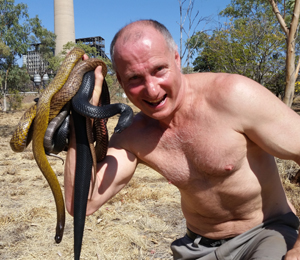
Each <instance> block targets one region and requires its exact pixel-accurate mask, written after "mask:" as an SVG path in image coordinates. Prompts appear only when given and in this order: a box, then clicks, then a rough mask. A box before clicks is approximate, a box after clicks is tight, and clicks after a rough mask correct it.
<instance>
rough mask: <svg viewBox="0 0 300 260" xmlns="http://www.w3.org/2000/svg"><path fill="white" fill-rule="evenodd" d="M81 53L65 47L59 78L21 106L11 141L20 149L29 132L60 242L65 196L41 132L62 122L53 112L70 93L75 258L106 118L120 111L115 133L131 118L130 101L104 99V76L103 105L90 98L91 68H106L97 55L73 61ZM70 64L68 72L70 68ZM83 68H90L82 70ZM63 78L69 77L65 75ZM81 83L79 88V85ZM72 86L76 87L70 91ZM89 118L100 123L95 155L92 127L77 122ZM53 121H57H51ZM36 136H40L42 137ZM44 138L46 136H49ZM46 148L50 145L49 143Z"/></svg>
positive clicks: (103, 142)
mask: <svg viewBox="0 0 300 260" xmlns="http://www.w3.org/2000/svg"><path fill="white" fill-rule="evenodd" d="M82 55H83V54H82V50H80V49H79V50H78V48H74V49H73V51H71V52H70V54H69V55H68V56H67V58H66V59H65V61H64V63H63V64H62V66H61V69H60V70H62V72H61V71H60V70H59V71H58V73H57V76H56V77H58V79H56V77H55V78H54V80H53V81H52V82H51V83H52V84H50V85H49V87H48V88H47V89H46V90H47V91H46V90H45V92H44V93H43V94H42V96H41V97H40V98H39V100H38V103H37V104H36V105H34V106H32V107H31V108H30V109H29V110H28V111H26V112H25V114H24V115H23V117H22V118H21V120H20V122H19V124H18V126H17V129H16V131H15V132H14V134H13V137H12V139H11V141H10V145H11V148H12V150H14V151H16V152H20V151H23V150H24V149H25V148H24V147H26V146H27V145H28V144H29V143H30V140H31V136H32V135H33V138H32V139H33V152H34V156H35V159H36V161H37V164H38V166H39V168H40V170H41V171H42V173H43V174H44V176H45V178H46V179H47V181H48V183H49V186H50V188H51V190H52V193H53V195H54V198H55V203H56V209H57V225H56V235H55V241H56V242H57V243H60V242H61V239H62V236H63V230H64V224H65V212H64V202H63V198H62V193H61V189H60V186H59V183H58V180H57V178H56V175H55V173H54V172H53V170H52V168H51V166H50V164H49V162H48V161H47V158H46V154H45V150H44V147H43V145H42V144H44V143H45V140H46V139H47V135H48V134H47V135H46V136H45V133H46V132H47V130H46V129H47V128H50V130H49V132H50V134H52V135H53V132H54V129H56V128H57V126H56V125H58V124H61V121H62V120H61V119H56V116H57V114H58V113H59V112H60V111H61V108H62V107H63V106H65V104H67V103H68V102H69V101H70V100H71V99H72V98H73V99H72V105H73V110H72V114H73V117H74V118H76V120H75V133H76V143H77V147H78V148H77V159H76V174H75V187H74V190H75V192H74V193H75V194H74V196H75V198H74V257H75V259H79V257H80V251H81V244H82V236H83V229H84V222H85V212H86V205H87V196H88V192H89V183H90V181H91V167H92V166H91V165H92V164H94V167H95V160H97V161H99V160H102V159H103V158H104V157H105V156H106V151H107V144H108V134H107V129H106V122H107V118H108V117H111V116H113V115H115V114H117V113H120V114H121V115H120V118H119V121H118V124H117V126H116V128H115V133H119V132H121V131H123V130H124V129H125V128H127V127H128V126H129V125H130V124H131V122H132V118H133V112H132V109H131V108H130V107H129V106H127V105H125V104H121V103H118V104H110V105H108V104H109V93H108V89H107V84H106V81H105V80H104V83H103V86H102V88H103V91H102V94H101V102H100V103H102V104H101V105H102V106H101V107H95V106H92V105H91V104H90V103H89V100H90V98H91V95H92V92H93V86H94V74H93V73H94V72H93V70H94V69H95V68H96V67H97V66H99V65H101V66H102V73H103V76H104V77H105V75H106V73H107V68H106V66H105V64H104V63H103V62H102V61H100V60H98V59H88V60H86V61H83V62H78V60H79V59H80V58H81V57H82ZM75 64H76V65H75ZM74 66H75V67H74ZM72 67H73V69H72ZM70 68H71V72H69V71H70ZM88 71H91V72H90V73H87V72H88ZM68 74H69V75H68ZM84 74H86V75H85V76H84V79H83V81H82V77H83V75H84ZM66 78H68V79H67V80H66ZM55 79H56V80H55ZM81 81H82V84H81ZM53 82H54V83H53ZM63 82H65V84H63ZM80 85H81V87H80V91H78V88H79V86H80ZM62 86H63V87H62ZM48 89H50V90H48ZM77 91H78V93H77V94H76V95H75V93H76V92H77ZM74 95H75V96H74ZM103 105H104V106H103ZM40 111H43V112H40ZM44 111H45V112H44ZM80 117H81V119H80ZM89 118H95V120H94V125H96V127H97V128H98V129H99V130H98V131H96V132H95V135H96V136H97V140H98V141H97V145H96V148H97V149H96V154H97V156H96V157H97V158H96V159H95V158H94V157H95V155H94V154H95V151H94V147H93V145H92V144H91V143H93V141H91V138H90V136H91V133H90V132H91V129H90V127H88V126H89V124H88V123H87V124H86V125H87V130H86V129H85V127H82V125H84V124H81V123H78V122H83V121H85V122H88V121H89ZM99 119H101V120H99ZM80 120H81V121H80ZM49 121H51V122H53V126H51V127H49V126H48V127H47V125H48V122H49ZM54 121H57V122H56V123H54ZM41 124H43V127H40V125H41ZM50 124H51V123H50ZM78 133H79V134H78ZM40 136H44V137H43V138H41V137H40ZM86 136H89V138H86ZM48 139H49V140H51V138H48ZM49 140H48V141H49ZM50 143H51V142H50ZM81 143H82V144H83V145H84V149H81V148H80V145H81ZM51 145H53V144H51ZM87 147H89V148H87ZM51 149H53V147H52V148H51ZM61 149H62V148H60V150H61ZM60 150H57V151H56V152H55V153H58V152H59V151H60ZM45 158H46V159H45ZM78 180H79V181H78ZM78 183H79V184H78ZM82 184H84V185H82ZM77 198H78V199H77ZM75 204H76V205H75Z"/></svg>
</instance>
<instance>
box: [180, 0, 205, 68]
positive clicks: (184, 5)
mask: <svg viewBox="0 0 300 260" xmlns="http://www.w3.org/2000/svg"><path fill="white" fill-rule="evenodd" d="M194 2H195V0H178V3H179V13H180V23H179V26H180V50H179V54H180V63H181V64H180V66H181V67H182V61H183V58H184V57H185V55H186V53H187V56H186V60H185V62H184V64H183V65H185V64H186V65H187V68H186V70H187V72H188V71H189V67H190V58H191V57H192V50H193V48H194V47H195V46H196V45H197V44H198V40H200V39H199V38H198V37H197V36H198V34H197V33H196V29H197V27H198V25H199V24H200V23H201V22H202V21H206V22H208V18H207V17H199V18H198V15H199V11H197V12H196V14H194V13H193V11H194ZM184 10H185V12H184ZM186 20H188V25H186ZM183 33H185V35H186V38H187V41H186V43H185V44H183ZM191 38H193V42H192V43H191V42H189V40H190V39H191ZM183 46H185V48H184V49H183Z"/></svg>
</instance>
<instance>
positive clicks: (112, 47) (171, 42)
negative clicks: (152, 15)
mask: <svg viewBox="0 0 300 260" xmlns="http://www.w3.org/2000/svg"><path fill="white" fill-rule="evenodd" d="M134 23H142V24H144V25H146V26H150V27H152V28H154V29H155V30H157V31H158V32H160V33H161V35H162V36H163V37H164V39H165V41H166V43H167V46H168V48H169V50H170V51H175V50H177V44H176V43H175V41H174V39H173V37H172V35H171V33H170V32H169V30H168V29H167V28H166V27H165V26H164V25H163V24H161V23H160V22H158V21H155V20H151V19H148V20H138V21H136V22H132V23H130V24H128V25H126V26H124V27H123V28H122V29H120V30H119V31H118V32H117V33H116V34H115V36H114V38H113V40H112V42H111V44H110V57H111V62H112V66H113V68H114V70H116V64H115V60H114V51H115V44H116V42H117V40H118V38H119V37H120V36H121V35H122V33H123V32H124V31H125V29H126V28H127V27H128V26H130V25H132V24H134Z"/></svg>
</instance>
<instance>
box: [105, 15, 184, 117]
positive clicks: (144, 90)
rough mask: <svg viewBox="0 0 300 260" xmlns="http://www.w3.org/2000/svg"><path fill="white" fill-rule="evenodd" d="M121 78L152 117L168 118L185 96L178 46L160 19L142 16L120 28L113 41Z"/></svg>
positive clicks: (113, 51) (128, 93) (118, 72)
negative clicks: (159, 21)
mask: <svg viewBox="0 0 300 260" xmlns="http://www.w3.org/2000/svg"><path fill="white" fill-rule="evenodd" d="M111 58H112V61H113V63H114V68H115V71H116V75H117V78H118V81H119V82H120V84H121V86H122V87H123V89H124V91H125V93H126V95H127V97H128V98H129V99H130V101H131V102H132V103H133V104H134V105H136V106H137V107H138V108H140V109H141V110H142V112H143V113H144V114H146V115H148V116H149V117H152V118H154V119H157V120H164V119H166V120H168V118H171V117H172V115H173V114H174V112H175V111H176V110H177V109H178V108H179V106H180V104H181V103H182V99H183V95H182V94H183V90H182V88H181V83H182V77H181V71H180V57H179V54H178V52H177V46H176V44H175V42H174V40H173V38H172V36H171V34H170V33H169V32H168V30H167V29H166V28H165V27H164V26H163V25H161V24H160V23H158V22H156V21H152V20H142V21H137V22H134V23H131V24H129V25H127V26H125V27H124V28H123V29H121V30H120V31H119V32H118V33H117V35H116V36H115V38H114V40H113V42H112V45H111Z"/></svg>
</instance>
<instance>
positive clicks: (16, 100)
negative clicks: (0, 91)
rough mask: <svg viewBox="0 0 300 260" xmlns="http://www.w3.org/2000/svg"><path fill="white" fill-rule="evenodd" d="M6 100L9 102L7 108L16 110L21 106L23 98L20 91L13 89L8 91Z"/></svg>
mask: <svg viewBox="0 0 300 260" xmlns="http://www.w3.org/2000/svg"><path fill="white" fill-rule="evenodd" d="M9 94H10V95H8V96H7V97H8V102H9V110H11V109H13V110H17V109H20V108H21V106H22V101H23V99H24V96H23V95H21V93H20V92H19V91H18V90H16V89H14V90H10V91H9Z"/></svg>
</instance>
